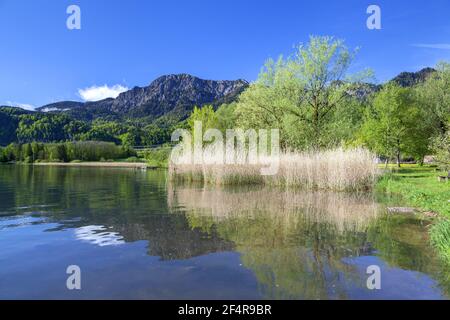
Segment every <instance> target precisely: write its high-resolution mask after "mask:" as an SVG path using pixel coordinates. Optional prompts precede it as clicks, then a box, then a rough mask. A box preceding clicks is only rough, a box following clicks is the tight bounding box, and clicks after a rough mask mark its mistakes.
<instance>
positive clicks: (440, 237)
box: [430, 219, 450, 264]
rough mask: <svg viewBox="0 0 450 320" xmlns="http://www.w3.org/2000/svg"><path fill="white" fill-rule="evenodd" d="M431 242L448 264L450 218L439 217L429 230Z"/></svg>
mask: <svg viewBox="0 0 450 320" xmlns="http://www.w3.org/2000/svg"><path fill="white" fill-rule="evenodd" d="M430 238H431V243H432V244H433V246H434V247H435V248H436V249H437V251H438V252H439V254H440V256H441V257H442V258H443V260H444V261H446V262H447V263H448V264H450V220H448V219H441V220H440V221H438V222H437V223H435V224H434V225H433V226H432V227H431V230H430Z"/></svg>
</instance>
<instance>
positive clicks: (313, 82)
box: [236, 37, 362, 149]
mask: <svg viewBox="0 0 450 320" xmlns="http://www.w3.org/2000/svg"><path fill="white" fill-rule="evenodd" d="M353 57H354V53H352V52H350V51H349V50H348V49H347V47H346V46H345V45H344V43H343V41H342V40H336V39H334V38H331V37H311V39H310V42H309V43H308V44H307V45H306V46H303V45H299V46H298V47H297V50H296V52H295V53H294V54H293V55H292V56H291V57H289V58H287V59H284V58H283V57H280V58H279V59H278V61H276V62H275V61H273V60H269V61H268V62H267V63H266V64H265V66H264V68H263V70H262V72H261V73H260V75H259V78H258V80H257V82H256V83H254V84H252V85H251V86H250V87H249V88H248V89H247V90H246V91H245V92H244V93H243V94H242V95H241V96H240V99H239V103H238V106H237V110H236V112H237V114H238V119H239V120H238V121H239V124H240V125H241V126H243V127H252V128H278V129H280V131H281V132H280V136H281V141H282V146H283V147H289V148H297V149H307V148H321V147H327V146H329V145H330V144H333V142H335V141H336V137H335V135H333V133H332V132H331V129H332V128H333V127H335V125H333V119H335V117H334V114H335V113H336V112H337V110H338V106H340V108H339V111H340V112H346V110H345V109H344V108H345V105H344V104H342V103H343V102H344V100H345V98H346V97H347V94H346V89H347V88H348V86H349V83H350V82H348V80H350V78H351V77H350V76H349V75H348V74H347V71H348V68H349V67H350V65H351V62H352V60H353ZM357 77H360V78H362V76H353V81H355V79H356V81H359V79H357ZM330 137H332V138H331V139H330Z"/></svg>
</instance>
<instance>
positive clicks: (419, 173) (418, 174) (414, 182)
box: [377, 165, 450, 218]
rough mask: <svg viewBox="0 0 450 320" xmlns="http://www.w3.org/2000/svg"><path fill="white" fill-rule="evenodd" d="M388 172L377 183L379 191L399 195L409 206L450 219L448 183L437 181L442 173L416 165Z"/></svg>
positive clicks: (449, 190) (392, 169)
mask: <svg viewBox="0 0 450 320" xmlns="http://www.w3.org/2000/svg"><path fill="white" fill-rule="evenodd" d="M389 170H390V172H388V173H386V174H385V175H384V176H382V177H381V178H380V180H379V181H378V183H377V189H378V190H379V191H382V192H385V193H388V194H389V193H392V194H398V195H401V196H402V197H403V199H405V201H406V202H407V204H408V205H410V206H413V207H417V208H420V209H422V210H423V211H432V212H435V213H439V214H441V215H442V216H446V217H449V218H450V202H449V200H450V182H448V183H446V182H439V181H438V180H437V177H438V176H439V175H444V173H442V172H440V171H437V170H436V168H434V167H430V166H423V167H420V166H417V165H403V167H402V168H400V169H397V168H394V167H390V168H389Z"/></svg>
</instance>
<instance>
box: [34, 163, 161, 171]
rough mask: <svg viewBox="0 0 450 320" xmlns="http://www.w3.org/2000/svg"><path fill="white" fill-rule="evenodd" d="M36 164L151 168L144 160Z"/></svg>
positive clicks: (38, 164)
mask: <svg viewBox="0 0 450 320" xmlns="http://www.w3.org/2000/svg"><path fill="white" fill-rule="evenodd" d="M33 165H34V166H58V167H109V168H129V169H147V168H148V169H151V168H152V167H149V166H148V165H147V164H146V163H143V162H78V163H75V162H42V163H34V164H33Z"/></svg>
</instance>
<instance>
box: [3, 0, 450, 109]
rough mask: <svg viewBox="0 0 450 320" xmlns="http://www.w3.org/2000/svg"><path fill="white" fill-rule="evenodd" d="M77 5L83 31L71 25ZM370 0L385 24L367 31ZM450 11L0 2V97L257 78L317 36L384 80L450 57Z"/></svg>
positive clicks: (359, 0)
mask: <svg viewBox="0 0 450 320" xmlns="http://www.w3.org/2000/svg"><path fill="white" fill-rule="evenodd" d="M71 4H76V5H79V6H80V8H81V14H82V17H81V23H82V29H81V30H72V31H71V30H68V29H67V28H66V19H67V17H68V15H67V14H66V9H67V7H68V6H69V5H71ZM370 4H377V5H379V6H380V7H381V10H382V30H369V29H367V28H366V19H367V17H368V15H367V14H366V9H367V7H368V6H369V5H370ZM449 14H450V1H448V0H429V1H418V0H417V1H414V0H395V1H392V0H389V1H384V0H383V1H381V0H373V1H365V0H345V1H344V0H335V1H333V0H327V1H324V0H315V1H303V0H290V1H288V0H278V1H265V0H227V1H216V0H183V1H181V0H178V1H175V0H159V1H156V0H127V1H125V0H124V1H119V0H109V1H107V0H69V1H66V0H28V1H25V0H0V43H1V50H0V104H7V103H14V104H19V103H20V104H30V105H34V106H41V105H43V104H46V103H50V102H54V101H59V100H80V101H81V100H82V99H81V97H80V95H79V92H78V90H79V89H83V88H88V87H91V86H102V85H105V84H106V85H108V86H114V85H122V86H125V87H130V88H131V87H133V86H136V85H137V86H144V85H147V84H149V83H150V82H151V81H152V80H154V79H155V78H156V77H158V76H160V75H163V74H169V73H190V74H193V75H196V76H199V77H202V78H208V79H237V78H244V79H247V80H249V81H252V80H254V79H256V77H257V74H258V72H259V70H260V68H261V65H262V64H263V63H264V61H265V60H266V59H267V58H268V57H277V56H278V55H279V54H281V53H283V54H289V53H291V52H292V46H293V45H294V44H296V43H299V42H306V41H307V40H308V37H309V35H311V34H314V35H333V36H336V37H339V38H343V39H345V40H346V43H347V45H348V46H350V47H356V46H360V47H361V51H360V53H359V55H358V58H357V60H356V61H355V65H354V68H355V69H358V68H365V67H370V68H372V69H373V70H374V71H375V73H376V77H377V79H378V80H379V81H384V80H386V79H389V78H391V77H393V76H395V75H396V74H397V73H399V72H400V71H404V70H406V71H416V70H418V69H420V68H422V67H424V66H433V65H435V63H436V62H437V61H439V60H442V59H447V60H450V19H449ZM417 44H420V45H422V46H417ZM423 45H425V46H423Z"/></svg>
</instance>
